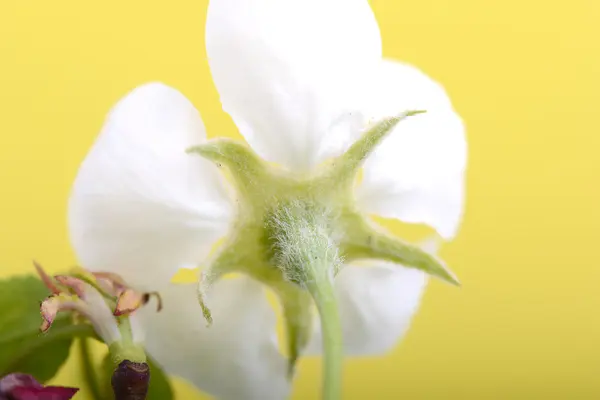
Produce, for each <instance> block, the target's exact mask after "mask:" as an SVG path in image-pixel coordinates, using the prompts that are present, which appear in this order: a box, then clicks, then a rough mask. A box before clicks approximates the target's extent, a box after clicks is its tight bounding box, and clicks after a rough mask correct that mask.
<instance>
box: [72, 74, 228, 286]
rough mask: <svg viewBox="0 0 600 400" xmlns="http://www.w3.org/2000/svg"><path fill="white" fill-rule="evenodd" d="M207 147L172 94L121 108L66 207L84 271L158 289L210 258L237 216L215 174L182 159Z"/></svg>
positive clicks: (142, 93)
mask: <svg viewBox="0 0 600 400" xmlns="http://www.w3.org/2000/svg"><path fill="white" fill-rule="evenodd" d="M203 140H205V132H204V126H203V124H202V120H201V118H200V115H199V114H198V112H197V111H196V110H195V109H194V107H193V105H192V104H191V103H190V102H189V101H188V100H187V99H186V98H185V97H184V96H183V95H182V94H181V93H179V92H177V91H176V90H175V89H172V88H170V87H168V86H165V85H163V84H160V83H151V84H146V85H143V86H140V87H138V88H137V89H135V90H133V91H132V92H131V93H129V94H128V95H127V96H126V97H125V98H124V99H122V100H121V101H119V102H118V103H117V105H116V106H115V107H114V108H113V110H112V111H111V112H110V114H109V116H108V118H107V121H106V123H105V125H104V128H103V129H102V132H101V134H100V136H99V137H98V139H97V140H96V142H95V143H94V145H93V147H92V149H91V151H90V152H89V154H88V155H87V157H86V159H85V160H84V162H83V164H82V165H81V168H80V170H79V174H78V175H77V179H76V180H75V184H74V186H73V190H72V193H71V198H70V202H69V228H70V234H71V240H72V242H73V246H74V248H75V251H76V253H77V256H78V258H79V261H80V262H81V263H82V264H83V266H84V267H85V268H86V269H89V270H92V271H103V272H114V273H117V274H119V275H120V276H121V277H123V278H124V280H125V281H126V282H127V283H129V284H131V285H132V286H134V287H136V288H139V289H146V290H152V289H157V288H159V287H160V286H161V285H166V284H168V282H169V279H170V278H171V277H172V276H173V274H174V273H175V272H176V271H177V270H178V269H179V268H182V267H196V266H197V265H198V264H199V263H201V262H202V261H203V260H204V258H205V257H206V255H207V253H208V252H209V250H210V248H211V246H212V244H213V243H214V242H215V240H217V239H218V238H219V237H221V236H223V235H224V234H225V232H226V230H227V228H228V223H229V218H230V212H231V210H230V205H229V202H228V199H227V197H226V193H225V191H224V188H223V187H222V186H221V182H220V181H219V179H220V176H219V175H218V171H217V169H216V167H215V166H213V165H212V164H211V163H210V162H208V161H205V160H203V159H202V158H200V157H194V156H191V155H188V154H186V153H185V151H186V149H187V148H188V147H190V146H192V145H197V144H199V143H201V142H202V141H203Z"/></svg>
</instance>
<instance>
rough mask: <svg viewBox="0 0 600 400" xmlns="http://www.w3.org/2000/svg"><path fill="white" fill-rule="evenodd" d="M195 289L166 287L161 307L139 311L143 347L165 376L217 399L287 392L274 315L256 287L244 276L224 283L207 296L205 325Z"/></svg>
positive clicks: (276, 398) (263, 399)
mask: <svg viewBox="0 0 600 400" xmlns="http://www.w3.org/2000/svg"><path fill="white" fill-rule="evenodd" d="M197 289H198V288H197V285H195V284H194V285H174V284H173V285H171V286H169V287H168V288H165V290H164V291H163V292H161V295H162V298H163V304H164V308H163V310H162V311H161V312H160V313H158V314H156V313H155V312H154V310H148V308H147V307H146V308H142V309H140V310H139V311H138V312H137V313H136V315H140V318H141V322H142V323H143V324H144V326H145V328H146V348H147V350H148V352H149V354H150V355H152V357H154V358H155V359H156V360H157V361H158V362H159V363H160V364H161V365H162V366H163V367H164V368H165V370H166V371H167V372H169V373H171V374H174V375H178V376H180V377H182V378H185V379H187V380H188V381H190V382H192V383H194V384H195V385H196V386H197V387H198V388H200V390H202V391H204V392H206V393H208V394H210V395H212V396H215V397H216V398H219V399H221V400H239V399H244V400H269V399H273V400H282V399H284V398H286V396H287V394H288V391H289V382H288V380H287V360H286V359H285V358H284V357H283V356H282V355H281V354H280V353H279V350H278V344H277V337H276V317H275V312H274V311H273V309H272V308H271V306H270V305H269V303H268V301H267V299H266V297H265V293H264V291H263V289H262V286H261V285H260V284H259V283H258V282H255V281H253V280H251V279H249V278H236V279H225V280H221V281H219V282H217V283H215V284H214V286H212V287H211V289H210V290H209V291H208V294H207V301H208V304H209V306H210V307H211V312H212V316H213V324H212V325H211V326H210V327H207V324H206V321H205V319H204V317H203V316H202V310H201V308H200V306H199V305H198V299H197Z"/></svg>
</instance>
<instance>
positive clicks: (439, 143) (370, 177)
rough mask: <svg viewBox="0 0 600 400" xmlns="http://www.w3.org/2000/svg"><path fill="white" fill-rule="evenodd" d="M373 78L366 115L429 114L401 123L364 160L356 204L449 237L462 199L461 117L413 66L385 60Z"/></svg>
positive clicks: (463, 153) (463, 154)
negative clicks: (357, 202)
mask: <svg viewBox="0 0 600 400" xmlns="http://www.w3.org/2000/svg"><path fill="white" fill-rule="evenodd" d="M375 78H376V80H377V84H376V85H374V87H373V92H372V93H371V95H370V97H368V96H365V97H366V98H367V100H368V102H367V104H366V105H365V107H364V109H363V112H364V113H365V115H368V116H369V117H370V118H372V119H379V118H382V117H384V116H389V115H395V114H397V113H398V112H401V111H403V110H426V111H427V113H425V114H422V115H418V116H415V117H412V118H409V119H407V120H404V121H402V122H401V123H400V124H399V125H398V127H397V128H396V129H395V130H394V132H392V133H390V135H389V136H388V137H387V138H385V139H384V141H383V142H382V143H381V145H380V146H379V147H378V148H377V149H376V150H375V152H374V153H373V154H372V155H371V157H369V158H368V159H367V161H366V163H365V166H364V179H363V183H362V185H361V187H360V188H359V190H358V201H359V204H360V205H361V206H362V208H363V210H365V211H367V212H370V213H375V214H379V215H382V216H385V217H391V218H397V219H400V220H402V221H404V222H409V223H424V224H427V225H429V226H431V227H433V228H434V229H436V230H437V231H438V233H439V234H440V235H442V236H443V237H445V238H446V239H450V238H452V237H453V236H454V235H455V233H456V231H457V229H458V225H459V223H460V219H461V216H462V210H463V201H464V174H465V168H466V161H467V144H466V139H465V129H464V126H463V123H462V121H461V118H460V117H459V116H458V115H457V114H456V113H455V112H454V110H453V109H452V105H451V103H450V100H449V99H448V96H447V95H446V93H445V91H444V89H443V88H442V87H441V86H440V85H439V84H437V83H436V82H434V81H433V80H431V79H430V78H429V77H427V76H426V75H425V74H423V73H422V72H421V71H419V70H418V69H416V68H414V67H411V66H409V65H405V64H401V63H398V62H393V61H384V62H383V64H382V67H381V70H380V73H378V74H376V76H375Z"/></svg>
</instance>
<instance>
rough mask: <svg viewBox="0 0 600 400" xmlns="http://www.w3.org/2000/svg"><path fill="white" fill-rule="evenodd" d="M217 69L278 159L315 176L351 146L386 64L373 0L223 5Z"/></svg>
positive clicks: (233, 103) (268, 154) (254, 139)
mask: <svg viewBox="0 0 600 400" xmlns="http://www.w3.org/2000/svg"><path fill="white" fill-rule="evenodd" d="M206 47H207V54H208V59H209V64H210V68H211V72H212V75H213V78H214V81H215V84H216V86H217V89H218V91H219V93H220V96H221V102H222V104H223V109H224V110H225V111H226V112H228V113H229V114H230V115H231V117H232V118H233V120H234V122H235V123H236V125H237V126H238V128H239V130H240V132H241V133H242V135H244V137H245V138H246V140H247V141H248V142H249V143H250V144H251V145H252V147H253V148H254V149H255V150H256V151H257V152H258V153H259V154H260V155H261V156H262V157H264V158H265V159H267V160H268V161H273V162H278V163H281V164H284V165H286V166H288V167H291V168H300V169H307V168H310V167H311V166H313V165H314V164H316V163H318V162H319V161H322V160H323V159H325V158H327V157H329V156H331V155H333V154H335V153H336V152H339V151H341V150H343V148H344V147H345V146H347V145H349V144H350V142H351V141H350V139H351V138H349V137H348V135H349V134H350V133H355V134H358V130H357V129H346V128H348V127H349V126H351V125H353V123H358V122H359V121H358V120H355V118H354V117H353V116H352V115H351V111H352V110H354V107H353V104H354V103H353V102H354V101H355V100H357V98H356V97H355V95H357V94H358V93H360V91H356V90H355V86H357V85H360V84H362V83H363V81H364V79H363V78H364V77H365V76H367V74H368V73H369V72H368V71H371V69H372V68H374V67H375V66H376V65H377V64H378V62H379V61H380V59H381V40H380V35H379V28H378V26H377V22H376V21H375V17H374V16H373V13H372V11H371V9H370V7H369V4H368V1H367V0H281V1H272V0H218V1H217V0H213V1H211V2H210V5H209V9H208V16H207V23H206Z"/></svg>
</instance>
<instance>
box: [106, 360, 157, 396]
mask: <svg viewBox="0 0 600 400" xmlns="http://www.w3.org/2000/svg"><path fill="white" fill-rule="evenodd" d="M111 383H112V387H113V392H114V394H115V400H144V399H146V394H147V393H148V385H149V383H150V367H149V366H148V364H146V363H136V362H132V361H129V360H124V361H121V363H120V364H119V365H118V366H117V369H115V372H114V373H113V376H112V382H111Z"/></svg>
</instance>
